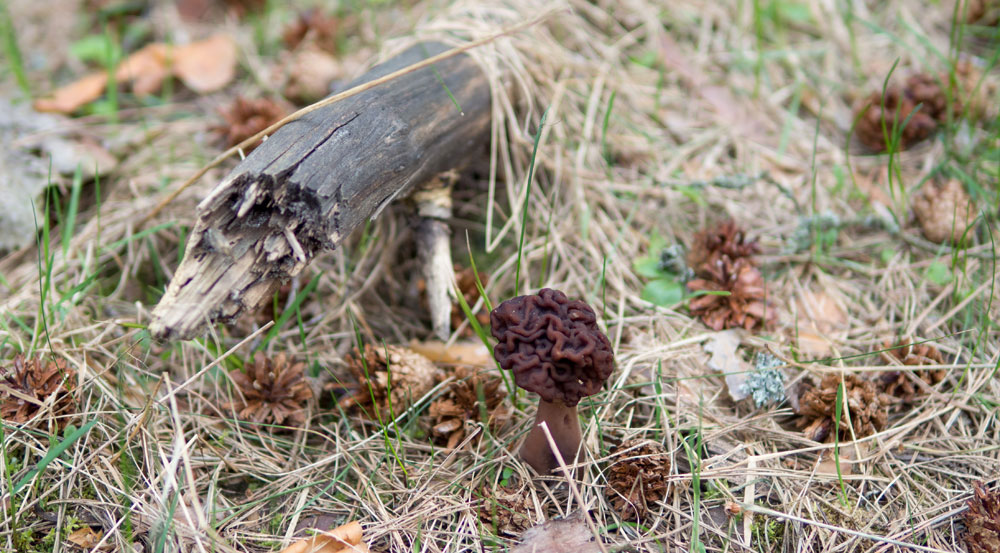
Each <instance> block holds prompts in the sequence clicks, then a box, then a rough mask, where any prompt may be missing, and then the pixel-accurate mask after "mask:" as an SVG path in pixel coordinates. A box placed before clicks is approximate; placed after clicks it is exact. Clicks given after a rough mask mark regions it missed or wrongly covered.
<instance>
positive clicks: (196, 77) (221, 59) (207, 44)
mask: <svg viewBox="0 0 1000 553" xmlns="http://www.w3.org/2000/svg"><path fill="white" fill-rule="evenodd" d="M173 62H174V66H173V70H174V75H177V78H179V79H180V80H181V81H182V82H183V83H184V85H185V86H187V87H188V88H190V89H191V90H193V91H195V92H199V93H205V92H214V91H216V90H219V89H220V88H222V87H224V86H226V85H227V84H229V81H232V80H233V77H235V76H236V43H235V42H233V39H232V38H230V37H228V36H226V35H215V36H213V37H211V38H207V39H205V40H201V41H198V42H192V43H191V44H188V45H185V46H181V47H178V48H177V49H175V50H174V52H173Z"/></svg>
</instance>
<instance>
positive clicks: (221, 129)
mask: <svg viewBox="0 0 1000 553" xmlns="http://www.w3.org/2000/svg"><path fill="white" fill-rule="evenodd" d="M287 113H288V110H287V109H286V108H284V107H282V106H281V105H280V104H278V103H277V102H275V101H274V100H269V99H267V98H257V99H255V100H251V99H248V98H244V97H242V96H237V97H236V98H235V99H234V100H233V102H232V103H231V104H229V106H228V107H226V108H224V109H220V110H219V114H220V115H222V117H223V119H225V121H226V124H225V125H222V126H217V127H215V128H214V129H213V130H214V131H215V132H216V134H219V135H220V136H222V137H223V138H224V139H225V142H226V146H229V147H232V146H235V145H237V144H239V143H240V142H243V141H244V140H246V139H248V138H250V137H251V136H253V135H255V134H257V133H259V132H260V131H262V130H264V129H266V128H268V127H269V126H271V125H273V124H274V123H277V122H278V121H279V120H280V119H281V118H282V117H284V116H285V115H286V114H287ZM256 147H257V145H256V144H252V145H250V146H248V147H247V148H246V149H245V150H244V153H249V152H250V151H252V150H253V149H254V148H256Z"/></svg>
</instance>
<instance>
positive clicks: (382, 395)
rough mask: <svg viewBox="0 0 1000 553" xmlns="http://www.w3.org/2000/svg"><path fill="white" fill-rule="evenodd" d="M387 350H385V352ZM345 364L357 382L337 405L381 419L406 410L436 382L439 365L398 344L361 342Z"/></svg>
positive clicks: (384, 420) (383, 419)
mask: <svg viewBox="0 0 1000 553" xmlns="http://www.w3.org/2000/svg"><path fill="white" fill-rule="evenodd" d="M386 350H388V354H387V353H386ZM347 368H348V369H349V370H350V371H351V373H352V374H353V375H354V377H355V378H357V381H358V384H357V387H356V388H355V390H354V393H352V394H350V395H347V396H345V397H343V398H342V399H341V400H340V406H341V407H344V408H350V407H357V408H358V409H360V410H361V411H363V412H364V413H365V414H366V415H367V416H368V417H370V418H373V419H376V420H380V421H382V422H383V423H385V422H387V421H389V420H392V418H394V417H395V416H397V415H399V414H401V413H402V412H403V411H406V410H407V409H409V408H410V406H411V405H413V404H414V403H415V402H416V401H417V400H419V399H420V398H422V397H423V396H424V395H425V394H426V393H427V392H429V391H430V390H431V388H433V387H434V384H435V383H436V382H438V379H439V375H440V372H441V371H440V369H438V367H437V365H435V364H434V363H433V362H432V361H431V360H430V359H427V358H426V357H424V356H423V355H420V354H419V353H417V352H415V351H413V350H411V349H409V348H405V347H402V346H385V347H383V346H381V345H378V346H373V345H371V344H365V355H364V359H362V358H361V356H360V354H359V353H358V350H357V349H355V350H354V353H353V354H352V355H351V356H349V357H348V358H347Z"/></svg>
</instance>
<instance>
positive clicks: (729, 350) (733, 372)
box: [705, 328, 750, 401]
mask: <svg viewBox="0 0 1000 553" xmlns="http://www.w3.org/2000/svg"><path fill="white" fill-rule="evenodd" d="M739 346H740V336H739V330H737V329H735V328H731V329H729V330H723V331H721V332H716V333H714V334H712V337H711V338H709V339H708V341H707V342H705V351H706V352H708V353H711V354H712V357H710V358H709V359H708V362H707V363H706V365H708V368H709V369H710V370H711V371H712V372H715V373H720V374H723V375H725V377H726V387H727V388H729V397H731V398H732V399H733V401H740V400H742V399H744V398H746V397H747V396H748V395H749V394H748V393H747V391H746V390H745V389H744V386H743V384H744V383H745V382H746V380H747V374H748V373H749V371H750V364H749V363H747V362H746V361H744V360H742V359H740V356H739V355H737V354H736V349H737V348H739Z"/></svg>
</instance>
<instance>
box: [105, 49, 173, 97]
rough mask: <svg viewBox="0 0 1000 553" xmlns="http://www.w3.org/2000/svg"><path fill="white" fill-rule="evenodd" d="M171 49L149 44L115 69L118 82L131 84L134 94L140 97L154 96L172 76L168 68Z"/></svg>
mask: <svg viewBox="0 0 1000 553" xmlns="http://www.w3.org/2000/svg"><path fill="white" fill-rule="evenodd" d="M169 56H170V48H169V47H168V46H167V45H166V44H160V43H154V44H148V45H146V46H144V47H142V48H141V49H139V50H138V51H136V52H135V53H133V54H132V55H131V56H129V57H127V58H125V59H124V60H123V61H122V62H121V63H120V64H118V68H117V69H115V79H117V80H118V82H120V83H123V82H127V83H131V85H132V92H134V93H135V94H137V95H139V96H146V95H148V94H152V93H154V92H156V91H158V90H160V87H161V86H163V81H164V80H166V79H167V78H168V77H169V76H170V68H169V67H168V66H167V64H168V60H169Z"/></svg>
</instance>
